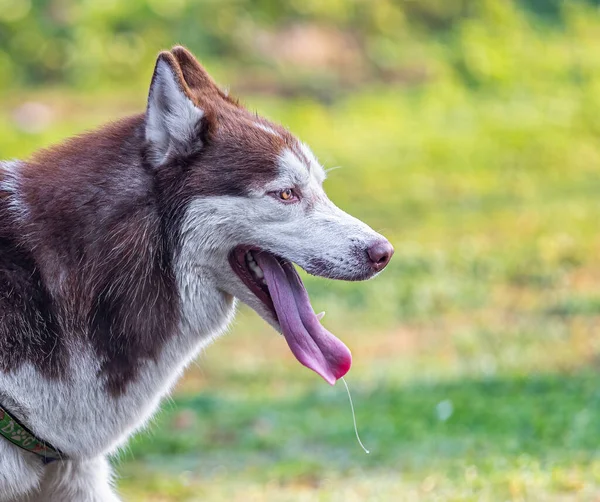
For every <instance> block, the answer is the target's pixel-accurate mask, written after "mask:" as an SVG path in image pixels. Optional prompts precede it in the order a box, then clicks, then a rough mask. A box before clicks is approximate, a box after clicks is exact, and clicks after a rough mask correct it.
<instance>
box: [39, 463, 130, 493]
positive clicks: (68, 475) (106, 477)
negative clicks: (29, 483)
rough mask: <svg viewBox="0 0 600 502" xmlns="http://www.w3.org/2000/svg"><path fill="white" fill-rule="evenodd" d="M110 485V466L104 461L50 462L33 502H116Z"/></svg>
mask: <svg viewBox="0 0 600 502" xmlns="http://www.w3.org/2000/svg"><path fill="white" fill-rule="evenodd" d="M111 481H112V479H111V469H110V465H109V463H108V461H107V460H106V458H104V457H98V458H95V459H92V460H66V461H59V462H52V463H51V464H49V465H47V466H46V472H45V474H44V478H43V480H42V482H41V484H40V491H39V493H38V494H37V495H36V497H34V499H35V501H36V502H57V501H61V502H119V498H118V497H117V496H116V495H115V493H114V492H113V490H112V487H111ZM32 502H33V499H32Z"/></svg>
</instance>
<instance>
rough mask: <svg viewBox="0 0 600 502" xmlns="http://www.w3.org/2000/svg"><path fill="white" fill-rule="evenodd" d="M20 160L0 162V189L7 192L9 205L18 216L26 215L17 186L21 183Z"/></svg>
mask: <svg viewBox="0 0 600 502" xmlns="http://www.w3.org/2000/svg"><path fill="white" fill-rule="evenodd" d="M21 166H22V164H21V162H19V161H18V160H12V161H10V162H0V191H4V192H6V193H8V194H9V195H8V200H9V203H8V205H9V207H10V209H11V210H12V211H13V213H14V214H15V215H16V216H17V217H20V218H23V217H25V216H26V215H27V205H26V204H25V202H24V201H23V199H22V197H21V195H20V193H19V187H20V185H21V174H20V170H21Z"/></svg>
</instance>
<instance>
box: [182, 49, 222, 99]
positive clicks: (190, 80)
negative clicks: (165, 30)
mask: <svg viewBox="0 0 600 502" xmlns="http://www.w3.org/2000/svg"><path fill="white" fill-rule="evenodd" d="M171 54H173V56H174V57H175V59H176V60H177V63H179V67H180V68H181V74H182V75H183V78H184V79H185V82H186V83H187V85H188V86H189V87H190V88H191V89H194V90H197V91H202V92H203V93H214V92H217V93H218V92H219V88H218V86H217V84H216V83H215V81H214V80H213V79H212V77H211V76H210V75H209V74H208V72H207V71H206V70H205V69H204V67H203V66H202V65H201V64H200V62H199V61H198V60H197V59H196V58H195V57H194V55H193V54H192V53H191V52H190V51H188V50H187V49H186V48H185V47H182V46H180V45H177V46H175V47H173V48H172V49H171Z"/></svg>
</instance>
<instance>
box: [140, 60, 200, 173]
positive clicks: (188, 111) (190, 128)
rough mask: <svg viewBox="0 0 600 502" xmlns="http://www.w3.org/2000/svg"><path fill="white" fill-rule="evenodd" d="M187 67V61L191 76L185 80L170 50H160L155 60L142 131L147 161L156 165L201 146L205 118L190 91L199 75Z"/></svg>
mask: <svg viewBox="0 0 600 502" xmlns="http://www.w3.org/2000/svg"><path fill="white" fill-rule="evenodd" d="M186 52H187V51H186ZM197 64H198V65H199V63H197ZM189 66H190V65H189V63H188V62H186V63H185V71H186V73H188V74H190V77H188V78H191V81H190V82H189V83H188V81H187V80H186V78H185V77H184V73H183V69H182V67H181V66H180V63H179V62H178V60H177V58H176V57H175V56H174V55H173V54H172V53H170V52H166V51H165V52H161V53H160V54H159V56H158V59H157V60H156V66H155V67H154V74H153V76H152V83H151V84H150V95H149V97H148V108H147V110H146V130H145V134H146V142H147V144H148V149H149V154H150V155H149V160H150V162H151V163H152V164H153V165H155V166H158V165H161V164H163V163H164V162H165V161H167V160H168V159H170V158H172V157H173V156H180V157H186V156H189V155H191V154H193V153H194V152H197V151H198V150H199V149H201V148H202V139H201V137H200V136H201V134H200V133H201V130H202V126H203V124H202V121H206V120H207V117H206V113H205V110H203V108H202V105H201V104H200V103H199V102H198V99H197V97H196V96H195V93H194V92H193V90H192V89H193V88H194V87H196V84H198V83H200V80H199V76H198V74H197V73H196V72H194V73H192V72H191V71H190V68H189ZM209 78H210V77H209ZM190 84H191V86H190Z"/></svg>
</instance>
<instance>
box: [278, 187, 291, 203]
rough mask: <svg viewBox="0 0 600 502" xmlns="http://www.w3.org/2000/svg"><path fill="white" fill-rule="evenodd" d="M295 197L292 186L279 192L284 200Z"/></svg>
mask: <svg viewBox="0 0 600 502" xmlns="http://www.w3.org/2000/svg"><path fill="white" fill-rule="evenodd" d="M293 197H294V192H292V189H291V188H287V189H286V190H282V191H281V192H279V198H280V199H282V200H291V199H292V198H293Z"/></svg>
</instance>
